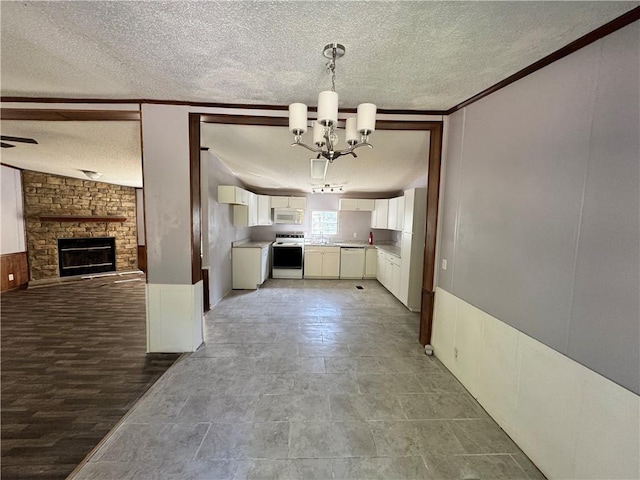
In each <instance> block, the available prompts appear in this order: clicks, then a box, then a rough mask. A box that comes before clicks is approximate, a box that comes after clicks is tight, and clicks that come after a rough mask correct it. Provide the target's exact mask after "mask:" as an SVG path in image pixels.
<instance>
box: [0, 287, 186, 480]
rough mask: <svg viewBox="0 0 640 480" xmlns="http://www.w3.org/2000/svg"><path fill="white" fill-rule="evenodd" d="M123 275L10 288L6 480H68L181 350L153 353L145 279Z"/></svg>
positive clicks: (5, 313) (4, 375)
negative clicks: (148, 347)
mask: <svg viewBox="0 0 640 480" xmlns="http://www.w3.org/2000/svg"><path fill="white" fill-rule="evenodd" d="M123 278H124V279H129V280H130V279H132V278H133V277H121V278H120V280H121V279H123ZM138 278H141V277H138ZM114 280H118V278H117V277H115V278H114V277H106V278H102V279H94V280H85V281H79V282H71V283H67V284H62V285H55V286H49V287H46V288H37V289H30V290H16V291H11V292H6V293H3V294H2V295H1V296H0V301H1V305H0V306H1V308H2V309H1V311H0V314H1V320H2V323H1V331H0V333H1V335H2V340H1V346H2V350H1V369H2V372H1V381H2V384H1V394H2V398H1V410H2V427H1V430H2V435H1V437H2V443H1V458H0V461H1V472H0V478H2V480H11V479H27V478H28V479H34V480H35V479H64V478H66V476H67V475H68V474H69V473H71V471H72V470H73V469H74V468H75V467H76V466H77V465H78V464H79V463H80V462H81V461H82V459H83V458H84V457H85V456H86V455H87V454H88V453H89V452H90V451H91V449H92V448H93V447H94V446H95V445H96V444H97V443H98V442H99V441H100V440H101V439H102V438H103V437H104V435H105V434H106V433H107V432H108V431H109V430H110V429H111V428H112V427H113V426H114V425H115V424H116V423H117V422H118V420H120V419H121V418H122V416H123V415H124V414H125V413H126V412H127V411H128V410H129V409H130V408H131V406H132V405H133V404H134V403H135V401H136V400H137V399H138V398H140V396H142V394H143V393H144V392H146V391H147V390H148V388H149V387H150V386H151V385H152V384H153V383H154V382H155V381H156V380H157V379H158V378H159V377H160V375H162V373H164V372H165V371H166V370H167V368H169V367H170V366H171V365H172V364H173V362H175V360H176V359H177V358H178V357H179V355H177V354H151V355H147V354H145V347H146V326H145V298H144V281H127V282H123V283H114Z"/></svg>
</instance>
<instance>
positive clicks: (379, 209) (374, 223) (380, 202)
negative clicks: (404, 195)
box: [371, 198, 389, 228]
mask: <svg viewBox="0 0 640 480" xmlns="http://www.w3.org/2000/svg"><path fill="white" fill-rule="evenodd" d="M388 217H389V199H388V198H382V199H380V198H379V199H376V201H375V209H374V210H373V212H371V228H388V227H387V225H388V224H389V219H388Z"/></svg>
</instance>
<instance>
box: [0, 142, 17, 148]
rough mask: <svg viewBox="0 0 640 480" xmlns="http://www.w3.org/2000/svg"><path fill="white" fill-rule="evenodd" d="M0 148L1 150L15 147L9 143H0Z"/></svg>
mask: <svg viewBox="0 0 640 480" xmlns="http://www.w3.org/2000/svg"><path fill="white" fill-rule="evenodd" d="M0 147H2V148H13V147H15V145H11V144H10V143H4V142H2V143H0Z"/></svg>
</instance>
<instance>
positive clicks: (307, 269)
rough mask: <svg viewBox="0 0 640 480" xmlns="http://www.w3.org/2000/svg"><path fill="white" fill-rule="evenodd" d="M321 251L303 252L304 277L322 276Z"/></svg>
mask: <svg viewBox="0 0 640 480" xmlns="http://www.w3.org/2000/svg"><path fill="white" fill-rule="evenodd" d="M322 255H323V254H322V253H320V252H305V254H304V276H305V277H321V276H322Z"/></svg>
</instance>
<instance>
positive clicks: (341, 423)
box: [75, 280, 544, 480]
mask: <svg viewBox="0 0 640 480" xmlns="http://www.w3.org/2000/svg"><path fill="white" fill-rule="evenodd" d="M356 285H361V286H363V287H364V288H363V289H362V290H359V289H357V288H356ZM418 321H419V320H418V315H417V314H414V313H411V312H409V311H408V310H407V309H406V308H405V307H404V306H403V305H402V304H401V303H400V302H398V301H397V300H396V299H395V298H394V297H393V296H392V295H391V294H390V293H388V292H387V291H386V290H385V289H384V288H383V287H381V286H380V285H379V284H378V283H377V282H376V281H373V280H364V281H350V280H341V281H330V280H315V281H309V280H268V281H267V282H266V283H265V284H264V285H263V286H262V287H261V288H260V289H259V290H257V291H234V292H232V293H231V294H229V295H228V296H227V297H225V298H224V299H223V300H222V301H221V302H220V303H219V304H218V305H217V306H216V307H215V308H214V309H213V310H212V311H211V312H210V313H209V314H208V315H207V318H206V322H205V345H203V346H202V347H201V348H200V349H199V350H198V351H197V352H195V353H193V354H191V355H189V356H188V357H186V358H183V359H182V360H181V361H179V362H177V363H176V364H175V365H174V366H172V367H171V368H170V369H169V371H168V372H167V373H166V374H165V375H164V376H163V377H162V378H161V379H160V381H159V382H158V383H157V384H156V385H155V386H154V387H153V388H152V389H151V390H150V392H149V393H148V395H147V396H146V397H145V398H144V399H143V400H142V401H141V402H140V403H139V404H138V405H137V406H136V407H135V408H134V410H133V411H132V412H131V413H130V415H129V416H128V417H127V418H126V420H125V421H124V422H123V423H122V424H121V426H120V427H119V429H118V430H117V431H116V432H115V434H113V435H112V436H111V438H109V439H108V440H107V441H106V442H105V443H104V444H103V446H102V447H101V448H100V449H99V450H98V451H97V452H95V454H94V455H93V456H92V457H91V458H90V460H89V462H88V463H87V464H86V465H85V466H84V467H83V468H82V469H81V470H80V472H79V473H78V474H77V475H76V476H75V479H76V480H81V479H82V480H86V479H118V480H124V479H136V480H139V479H154V480H160V479H180V480H188V479H208V480H212V479H246V478H252V479H253V478H256V479H305V480H306V479H333V478H335V479H409V478H411V479H467V480H470V479H491V480H498V479H509V480H516V479H523V480H525V479H543V478H544V477H543V476H542V474H541V473H540V472H539V471H538V470H537V469H536V468H535V466H533V464H532V463H531V462H530V461H529V460H528V459H527V457H526V456H525V455H524V454H523V453H522V452H521V451H520V450H519V449H518V447H517V446H516V445H515V444H514V443H513V442H512V441H511V440H510V438H509V437H508V436H507V435H506V434H505V433H504V432H503V431H502V430H501V429H500V428H499V427H498V426H497V424H496V423H495V422H494V421H493V420H492V419H491V418H490V417H489V416H488V415H487V414H486V413H485V412H484V410H483V409H482V408H481V407H480V406H479V405H478V403H477V402H476V401H475V400H474V399H473V397H471V396H470V395H469V394H468V393H467V391H466V390H465V389H464V388H463V387H462V386H461V385H460V384H459V383H458V381H457V380H456V379H455V378H454V377H453V376H452V375H451V374H450V373H449V372H448V371H447V369H446V368H445V367H444V366H442V364H441V363H440V362H439V361H438V360H437V359H436V358H435V357H427V356H425V355H424V353H423V350H422V348H421V346H420V344H419V343H418V341H417V336H418V335H417V334H418Z"/></svg>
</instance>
